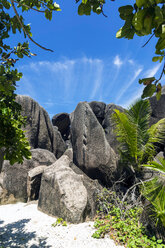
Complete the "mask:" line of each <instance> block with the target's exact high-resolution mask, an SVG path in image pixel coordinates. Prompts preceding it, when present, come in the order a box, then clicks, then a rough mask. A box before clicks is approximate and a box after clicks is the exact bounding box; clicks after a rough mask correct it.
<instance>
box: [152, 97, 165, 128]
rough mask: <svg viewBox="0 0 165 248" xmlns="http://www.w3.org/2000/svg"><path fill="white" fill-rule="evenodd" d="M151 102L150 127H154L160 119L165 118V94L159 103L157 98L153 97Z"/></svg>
mask: <svg viewBox="0 0 165 248" xmlns="http://www.w3.org/2000/svg"><path fill="white" fill-rule="evenodd" d="M149 100H150V104H151V109H152V113H151V120H150V125H153V124H155V123H157V122H158V121H159V120H160V119H162V118H165V94H162V95H161V98H160V100H159V101H158V100H157V99H156V96H153V97H151V98H150V99H149Z"/></svg>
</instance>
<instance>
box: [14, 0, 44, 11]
mask: <svg viewBox="0 0 165 248" xmlns="http://www.w3.org/2000/svg"><path fill="white" fill-rule="evenodd" d="M13 2H14V3H16V4H20V3H19V2H17V1H14V0H13ZM21 6H24V7H26V8H28V9H32V10H35V11H37V12H40V13H44V12H45V11H44V10H39V9H35V8H33V7H30V6H28V5H26V4H21Z"/></svg>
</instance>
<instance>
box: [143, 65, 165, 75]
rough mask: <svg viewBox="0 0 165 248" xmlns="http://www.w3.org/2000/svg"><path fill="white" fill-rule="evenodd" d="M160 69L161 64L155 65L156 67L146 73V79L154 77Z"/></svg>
mask: <svg viewBox="0 0 165 248" xmlns="http://www.w3.org/2000/svg"><path fill="white" fill-rule="evenodd" d="M160 67H161V63H159V64H158V65H155V66H154V67H152V68H151V69H149V70H147V71H146V72H145V74H144V77H145V78H149V77H154V76H155V75H156V73H157V72H158V71H159V69H160Z"/></svg>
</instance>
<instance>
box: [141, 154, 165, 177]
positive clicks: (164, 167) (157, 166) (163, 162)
mask: <svg viewBox="0 0 165 248" xmlns="http://www.w3.org/2000/svg"><path fill="white" fill-rule="evenodd" d="M158 160H159V163H158V162H156V161H152V162H149V163H148V164H142V166H144V167H147V168H148V169H151V170H154V171H157V172H159V173H161V174H165V159H163V158H161V157H159V158H158Z"/></svg>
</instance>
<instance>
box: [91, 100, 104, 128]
mask: <svg viewBox="0 0 165 248" xmlns="http://www.w3.org/2000/svg"><path fill="white" fill-rule="evenodd" d="M89 106H90V107H91V109H92V110H93V113H94V114H95V115H96V118H97V120H98V121H99V123H100V124H102V122H103V120H104V116H105V107H106V104H105V103H104V102H97V101H93V102H90V103H89Z"/></svg>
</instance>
